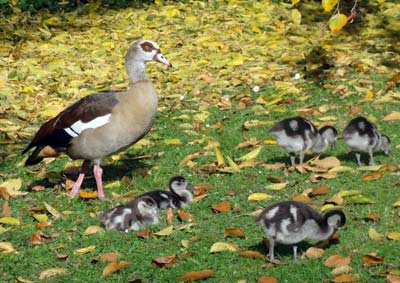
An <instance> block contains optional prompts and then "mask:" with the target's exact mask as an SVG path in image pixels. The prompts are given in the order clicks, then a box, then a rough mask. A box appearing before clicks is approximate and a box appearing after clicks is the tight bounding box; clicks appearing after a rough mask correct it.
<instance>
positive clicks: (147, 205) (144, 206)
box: [137, 196, 158, 215]
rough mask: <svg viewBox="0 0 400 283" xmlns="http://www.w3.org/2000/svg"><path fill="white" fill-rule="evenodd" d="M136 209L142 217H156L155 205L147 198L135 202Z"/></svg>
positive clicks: (154, 202)
mask: <svg viewBox="0 0 400 283" xmlns="http://www.w3.org/2000/svg"><path fill="white" fill-rule="evenodd" d="M137 208H138V210H139V212H140V213H141V214H142V215H144V214H147V215H148V214H152V215H157V214H158V208H157V203H156V201H155V200H154V199H153V198H151V197H149V196H143V197H140V198H139V199H138V200H137Z"/></svg>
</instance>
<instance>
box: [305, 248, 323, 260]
mask: <svg viewBox="0 0 400 283" xmlns="http://www.w3.org/2000/svg"><path fill="white" fill-rule="evenodd" d="M324 254H325V251H324V250H323V249H319V248H314V247H310V248H308V249H307V251H306V253H305V256H306V257H308V258H312V259H314V258H320V257H323V256H324Z"/></svg>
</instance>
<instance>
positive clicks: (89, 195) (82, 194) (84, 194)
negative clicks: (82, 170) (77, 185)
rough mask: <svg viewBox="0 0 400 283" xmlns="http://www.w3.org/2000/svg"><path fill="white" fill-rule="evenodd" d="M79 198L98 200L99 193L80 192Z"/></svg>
mask: <svg viewBox="0 0 400 283" xmlns="http://www.w3.org/2000/svg"><path fill="white" fill-rule="evenodd" d="M79 197H80V198H83V199H97V197H98V194H97V191H79Z"/></svg>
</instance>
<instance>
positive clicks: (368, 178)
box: [362, 172, 383, 182]
mask: <svg viewBox="0 0 400 283" xmlns="http://www.w3.org/2000/svg"><path fill="white" fill-rule="evenodd" d="M382 177H383V174H382V173H381V172H372V173H370V174H367V175H365V176H364V177H363V178H362V181H363V182H368V181H372V180H377V179H380V178H382Z"/></svg>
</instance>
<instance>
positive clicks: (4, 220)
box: [0, 217, 21, 225]
mask: <svg viewBox="0 0 400 283" xmlns="http://www.w3.org/2000/svg"><path fill="white" fill-rule="evenodd" d="M0 223H2V224H8V225H21V222H20V221H19V219H17V218H15V217H1V218H0Z"/></svg>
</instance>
